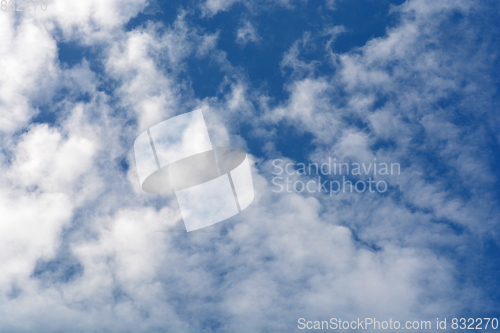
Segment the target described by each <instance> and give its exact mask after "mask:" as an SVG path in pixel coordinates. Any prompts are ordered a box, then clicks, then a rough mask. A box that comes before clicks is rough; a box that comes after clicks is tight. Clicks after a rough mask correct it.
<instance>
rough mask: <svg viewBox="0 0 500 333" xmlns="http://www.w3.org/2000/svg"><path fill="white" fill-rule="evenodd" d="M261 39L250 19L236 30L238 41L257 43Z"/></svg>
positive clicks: (240, 42) (241, 42) (243, 43)
mask: <svg viewBox="0 0 500 333" xmlns="http://www.w3.org/2000/svg"><path fill="white" fill-rule="evenodd" d="M259 40H260V37H259V34H258V33H257V31H256V30H255V28H254V26H253V25H252V23H251V22H250V21H245V22H244V23H243V25H242V26H241V27H240V28H238V31H236V42H237V43H239V44H241V45H245V44H247V43H249V42H253V43H257V42H258V41H259Z"/></svg>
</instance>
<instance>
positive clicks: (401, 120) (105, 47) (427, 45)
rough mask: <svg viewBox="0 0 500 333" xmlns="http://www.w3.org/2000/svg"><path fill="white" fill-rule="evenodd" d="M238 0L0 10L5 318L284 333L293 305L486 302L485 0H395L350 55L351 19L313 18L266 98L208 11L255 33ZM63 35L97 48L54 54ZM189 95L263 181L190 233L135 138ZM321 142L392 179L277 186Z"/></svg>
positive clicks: (334, 311) (478, 310)
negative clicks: (212, 87) (278, 93)
mask: <svg viewBox="0 0 500 333" xmlns="http://www.w3.org/2000/svg"><path fill="white" fill-rule="evenodd" d="M234 3H235V1H207V2H206V3H203V4H202V5H200V7H198V8H189V7H185V8H179V12H178V13H179V15H178V16H177V17H176V18H175V21H173V22H171V24H168V25H165V24H162V23H158V22H153V21H152V22H144V23H143V24H141V25H138V26H136V27H132V28H130V27H128V26H127V25H126V24H127V22H129V21H130V20H131V19H132V18H133V17H135V16H138V15H143V14H140V12H141V11H142V10H144V9H145V8H148V4H147V3H145V2H139V1H137V2H134V1H128V2H126V3H123V2H120V3H118V2H107V3H106V4H104V3H101V2H93V1H85V2H78V3H74V4H73V3H71V4H69V3H67V4H66V3H64V4H63V3H59V2H54V3H50V4H49V9H50V8H54V10H53V11H50V10H49V9H48V10H47V12H45V13H42V14H40V15H38V16H34V15H32V16H29V15H26V13H25V14H24V15H23V16H17V17H16V16H13V15H10V16H9V15H2V17H1V18H0V20H2V24H0V29H1V30H0V32H2V33H0V36H1V37H0V38H2V43H0V45H1V46H0V47H1V48H0V52H1V55H0V56H1V57H0V67H1V68H2V73H4V75H2V76H1V78H0V80H1V81H0V82H1V83H0V98H1V101H0V110H1V111H0V112H1V113H0V114H1V119H0V130H1V132H0V133H1V134H0V139H1V142H2V149H1V150H0V154H1V155H0V171H1V172H0V184H1V185H2V186H1V187H0V216H1V218H0V221H1V223H0V228H1V230H2V233H1V236H0V244H2V251H1V253H2V255H1V256H0V269H1V271H2V277H1V279H0V290H2V294H1V297H2V303H1V305H0V309H1V311H0V313H1V315H0V318H1V320H0V323H1V324H0V327H2V330H5V331H8V330H17V331H32V330H34V329H36V330H44V331H55V330H72V331H89V330H92V331H97V330H107V331H108V330H109V331H131V330H134V331H151V330H160V329H168V330H175V331H199V330H207V331H241V330H242V328H244V330H245V331H291V330H296V329H297V319H298V318H301V317H303V318H321V319H325V320H328V319H329V318H330V317H332V316H335V317H341V318H350V319H355V318H357V317H366V316H371V317H377V318H381V319H388V318H393V319H397V320H400V321H403V320H415V319H418V320H423V319H429V320H431V319H432V320H434V319H435V317H449V318H450V317H453V316H460V315H462V314H463V313H467V314H468V315H469V314H474V316H477V317H480V316H486V314H489V313H491V312H493V310H494V309H495V306H497V305H498V294H495V291H494V290H493V289H492V288H491V287H490V285H492V284H494V281H495V279H494V278H493V277H492V276H494V275H495V272H497V271H496V270H495V269H498V267H497V266H495V264H494V263H495V261H494V260H493V259H492V258H493V255H492V254H491V252H489V251H488V250H487V247H486V244H497V242H498V236H497V235H498V222H497V221H498V218H499V213H500V212H499V211H498V192H497V190H496V188H497V185H498V173H497V172H496V170H495V168H494V166H495V165H496V164H495V163H496V160H495V159H494V158H493V157H492V156H495V153H498V149H497V148H496V147H497V144H498V135H497V131H496V130H495V125H498V116H497V115H496V114H495V112H494V108H495V107H494V105H493V104H494V101H495V100H496V97H495V96H496V92H495V89H494V78H493V77H492V74H491V68H493V66H494V60H492V57H491V54H492V53H493V51H494V43H493V42H492V41H491V40H494V38H497V36H495V35H494V34H493V33H490V35H488V38H484V39H479V38H478V35H479V34H480V33H483V32H484V30H481V29H484V26H483V25H482V23H478V22H477V16H478V15H482V14H481V13H484V12H482V10H484V9H483V8H481V7H480V6H479V5H477V4H476V3H475V2H472V1H466V0H463V1H459V2H455V1H441V2H439V3H436V2H432V1H425V0H414V1H407V2H404V3H403V4H400V5H398V6H395V7H393V8H392V9H391V13H392V15H396V16H397V20H396V21H397V22H396V23H394V24H393V25H391V26H389V27H388V28H387V31H386V34H385V35H384V36H378V37H373V38H371V39H369V40H367V41H366V42H365V43H363V45H362V46H359V47H355V48H353V49H351V50H349V51H348V52H339V51H337V49H336V43H337V42H338V41H339V40H341V38H342V36H345V35H349V34H350V33H351V31H352V29H354V28H355V27H354V28H353V27H351V26H348V25H347V24H346V23H348V22H339V24H338V25H336V26H332V25H331V24H329V25H325V26H324V27H318V28H315V27H308V28H306V29H304V31H302V32H301V33H300V35H299V37H298V38H297V39H296V40H295V41H294V42H293V43H291V44H289V45H286V46H285V47H284V48H283V49H282V51H280V52H281V55H280V58H281V60H280V62H278V63H276V73H277V75H282V76H283V77H284V78H285V84H284V86H283V89H284V91H285V92H286V94H285V97H284V98H283V99H281V100H275V99H274V96H272V95H270V94H269V91H268V90H266V89H265V85H263V86H259V85H255V84H254V83H252V82H250V80H249V79H248V75H247V73H245V68H241V66H235V65H233V64H232V61H233V59H232V54H231V51H228V50H225V49H224V48H223V47H222V46H221V45H223V43H221V42H219V41H221V40H222V39H223V38H225V37H224V31H219V30H217V29H209V28H207V27H206V26H204V24H205V23H206V22H215V20H217V15H219V14H221V13H222V12H224V11H232V10H235V13H239V12H238V11H242V12H241V13H242V18H241V20H237V23H236V24H235V25H234V30H233V31H231V32H230V36H231V38H232V41H233V42H235V43H242V44H245V48H244V49H245V50H250V51H248V52H251V49H250V48H251V47H252V45H254V47H256V48H259V47H260V48H262V44H263V43H266V42H267V41H266V36H265V33H266V31H264V30H262V31H261V30H259V31H258V33H257V32H256V31H257V29H255V27H260V26H261V24H259V13H258V12H256V11H253V9H252V6H250V5H249V6H243V7H242V8H239V9H238V8H236V6H235V7H233V5H234ZM279 4H280V5H279V6H278V7H279V8H280V10H283V9H285V10H290V11H293V10H296V8H295V7H294V5H293V4H291V3H288V2H279ZM328 4H330V5H328ZM68 6H69V7H72V8H73V9H74V10H70V9H68V8H69V7H68ZM160 6H161V4H160ZM325 6H326V9H321V10H324V11H325V12H322V13H323V14H324V15H327V14H328V13H329V12H327V11H328V10H329V11H331V12H332V13H334V12H335V11H333V7H332V4H331V2H328V3H326V4H325ZM335 6H336V8H337V10H341V6H342V2H336V4H335ZM491 6H496V5H491ZM278 7H276V8H278ZM155 8H156V7H155ZM235 8H236V9H235ZM328 8H329V9H328ZM495 8H497V7H495ZM274 9H275V7H273V6H271V7H269V8H267V10H271V11H272V10H274ZM246 11H249V12H251V15H253V16H252V23H251V24H250V23H249V22H250V21H248V20H247V19H246V18H247V17H248V16H246V15H248V13H247V12H246ZM69 12H70V13H71V15H69V14H68V15H67V14H66V13H69ZM208 12H210V15H207V13H208ZM148 13H149V15H150V17H153V15H159V14H157V13H160V12H159V11H158V8H156V9H155V11H154V12H153V13H151V12H147V13H146V14H148ZM4 14H9V13H4ZM197 15H199V16H200V17H198V16H197ZM328 15H330V14H328ZM331 15H333V14H331ZM155 17H156V16H155ZM210 20H214V21H210ZM241 22H246V23H244V24H243V25H242V23H241ZM254 22H255V23H254ZM484 24H486V23H484ZM250 28H252V29H250ZM242 29H243V30H242ZM249 29H250V30H249ZM235 36H236V37H235ZM240 36H241V38H240ZM62 42H65V43H75V44H78V45H81V46H83V47H88V48H90V50H91V52H90V53H89V54H91V55H90V56H86V57H85V59H81V60H80V61H79V62H78V63H77V64H74V65H72V66H69V65H67V64H64V62H63V61H62V60H61V59H60V58H59V55H58V45H60V43H62ZM240 49H241V47H240ZM28 50H31V51H30V52H28ZM259 50H260V51H259V52H262V51H263V50H261V49H259ZM203 61H206V62H208V63H210V65H211V66H216V67H218V68H219V70H220V72H221V73H223V75H222V79H221V82H219V86H218V88H217V90H216V93H215V94H214V95H213V96H212V95H210V96H205V97H195V94H194V92H193V87H192V82H190V75H192V73H193V72H192V67H194V68H196V66H203V65H200V64H203ZM23 63H29V64H30V66H25V65H23ZM214 64H215V65H214ZM290 70H291V72H290ZM190 73H191V74H190ZM268 75H272V74H271V73H268ZM262 76H263V77H264V78H265V76H266V75H264V74H263V75H262ZM263 87H264V88H263ZM195 107H199V108H201V109H202V111H203V113H204V116H205V117H206V119H207V125H208V128H209V132H210V135H211V139H212V141H213V142H214V144H216V145H221V146H227V145H234V146H237V147H242V148H245V150H247V151H249V152H250V153H252V155H250V158H251V161H252V172H253V176H254V177H253V178H254V186H255V193H256V197H255V201H254V203H253V204H252V205H251V206H250V207H249V208H248V209H247V210H246V211H245V212H244V213H242V214H239V215H238V216H236V217H234V218H233V219H231V220H228V221H226V222H222V223H219V224H218V225H215V226H213V227H211V229H210V230H208V231H209V232H198V233H190V234H186V233H185V232H182V229H180V228H181V227H182V219H181V215H180V212H179V208H178V207H177V204H176V201H175V200H172V198H170V197H157V196H154V195H150V194H147V193H144V192H142V191H141V189H140V185H139V180H138V176H137V174H136V170H135V166H134V162H133V151H132V146H133V142H134V140H135V138H136V136H137V135H138V134H139V133H141V132H142V131H143V130H144V129H145V128H148V127H150V126H152V125H154V124H156V123H158V122H159V121H162V120H164V119H167V118H169V117H172V116H174V115H176V114H180V113H183V112H187V111H191V110H193V109H194V108H195ZM284 127H286V128H288V129H289V130H288V132H287V133H288V135H289V138H290V140H291V139H293V138H294V137H295V136H296V137H299V138H300V137H305V135H307V137H308V138H309V140H308V141H304V142H303V143H301V145H300V149H301V150H302V151H303V153H302V155H303V156H305V158H307V161H298V160H294V157H293V154H292V148H294V147H292V145H291V144H290V145H289V146H285V147H284V148H283V145H280V144H279V142H280V141H279V140H280V135H281V132H280V131H281V129H282V128H284ZM328 157H336V158H337V159H338V160H341V159H343V160H346V161H360V162H367V163H369V162H372V161H373V160H374V159H375V158H376V159H377V161H386V162H389V163H390V162H398V163H400V164H401V166H402V168H401V169H402V172H401V174H400V175H391V176H388V177H386V178H385V179H386V181H387V183H388V185H389V190H388V192H387V193H386V194H384V195H369V193H366V194H357V193H352V194H351V193H345V194H341V195H337V196H334V197H330V196H329V195H320V194H317V193H316V194H306V193H278V194H277V193H274V192H273V191H272V189H273V188H274V186H273V184H272V176H273V174H272V172H273V171H274V167H273V165H272V160H273V159H274V158H281V159H283V161H286V162H290V163H296V162H318V163H322V162H324V161H325V159H328ZM293 177H298V176H297V175H295V176H293ZM295 179H296V180H312V179H315V175H311V176H303V177H302V178H295ZM489 246H490V247H493V248H494V246H495V245H489ZM471 253H473V254H471ZM487 261H489V263H490V264H489V266H488V267H486V266H487V265H486V264H484V265H483V266H481V265H482V263H485V262H487ZM74 263H78V265H76V266H75V264H74ZM74 267H79V268H78V269H76V268H74ZM478 268H479V269H482V270H481V271H482V272H484V274H481V275H482V276H479V275H478V274H477V273H475V271H477V270H478ZM59 272H62V273H59Z"/></svg>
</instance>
